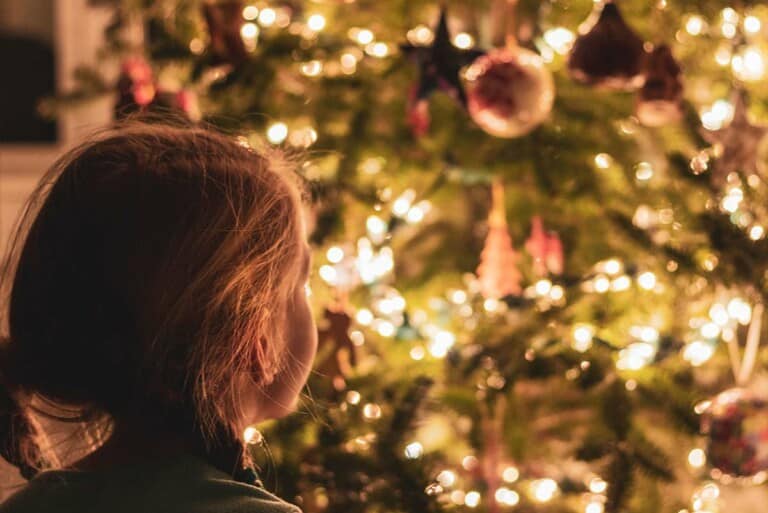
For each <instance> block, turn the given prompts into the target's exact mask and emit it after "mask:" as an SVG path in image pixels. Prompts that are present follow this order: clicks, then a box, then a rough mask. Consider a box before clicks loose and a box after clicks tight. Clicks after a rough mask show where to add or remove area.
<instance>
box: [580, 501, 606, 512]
mask: <svg viewBox="0 0 768 513" xmlns="http://www.w3.org/2000/svg"><path fill="white" fill-rule="evenodd" d="M603 511H605V506H603V503H602V502H600V501H598V500H593V501H589V502H588V503H587V505H586V506H585V507H584V513H603Z"/></svg>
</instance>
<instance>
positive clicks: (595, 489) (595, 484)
mask: <svg viewBox="0 0 768 513" xmlns="http://www.w3.org/2000/svg"><path fill="white" fill-rule="evenodd" d="M607 489H608V483H607V482H606V481H605V480H604V479H602V478H599V477H593V478H592V479H590V480H589V491H590V492H592V493H604V492H605V491H606V490H607Z"/></svg>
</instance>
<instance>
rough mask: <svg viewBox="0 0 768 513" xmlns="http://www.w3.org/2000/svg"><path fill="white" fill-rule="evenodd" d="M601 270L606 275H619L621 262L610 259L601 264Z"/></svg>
mask: <svg viewBox="0 0 768 513" xmlns="http://www.w3.org/2000/svg"><path fill="white" fill-rule="evenodd" d="M601 267H602V269H603V271H605V272H606V273H608V274H619V273H620V272H621V269H622V265H621V262H619V261H618V260H616V259H615V258H612V259H610V260H606V261H605V262H603V263H602V266H601Z"/></svg>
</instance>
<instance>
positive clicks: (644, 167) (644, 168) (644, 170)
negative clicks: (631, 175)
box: [635, 162, 653, 182]
mask: <svg viewBox="0 0 768 513" xmlns="http://www.w3.org/2000/svg"><path fill="white" fill-rule="evenodd" d="M635 177H636V178H637V179H638V180H640V181H641V182H645V181H648V180H650V179H651V178H653V166H651V164H650V163H648V162H640V163H638V164H637V166H635Z"/></svg>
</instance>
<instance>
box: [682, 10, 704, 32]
mask: <svg viewBox="0 0 768 513" xmlns="http://www.w3.org/2000/svg"><path fill="white" fill-rule="evenodd" d="M704 26H705V23H704V18H702V17H701V16H698V15H693V16H689V17H688V19H687V20H686V22H685V31H686V32H688V33H689V34H690V35H692V36H698V35H699V34H701V33H702V32H703V31H704Z"/></svg>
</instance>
